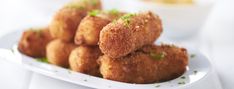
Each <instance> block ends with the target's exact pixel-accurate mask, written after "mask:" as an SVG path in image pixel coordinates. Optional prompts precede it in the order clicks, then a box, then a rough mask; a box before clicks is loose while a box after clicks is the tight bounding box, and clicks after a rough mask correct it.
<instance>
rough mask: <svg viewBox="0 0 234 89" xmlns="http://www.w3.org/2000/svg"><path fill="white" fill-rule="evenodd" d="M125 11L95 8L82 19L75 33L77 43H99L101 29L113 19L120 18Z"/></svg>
mask: <svg viewBox="0 0 234 89" xmlns="http://www.w3.org/2000/svg"><path fill="white" fill-rule="evenodd" d="M121 15H123V13H121V12H118V11H117V10H110V11H106V12H105V11H99V10H93V11H91V12H89V14H88V15H87V16H86V17H85V18H84V19H83V20H82V21H81V23H80V25H79V27H78V30H77V31H76V35H75V43H76V44H77V45H81V44H83V45H90V46H94V45H97V43H98V41H99V35H100V31H101V30H102V28H103V27H104V26H106V25H107V24H108V23H110V22H111V21H112V20H114V19H117V18H119V17H120V16H121Z"/></svg>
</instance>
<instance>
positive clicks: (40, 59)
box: [37, 58, 49, 63]
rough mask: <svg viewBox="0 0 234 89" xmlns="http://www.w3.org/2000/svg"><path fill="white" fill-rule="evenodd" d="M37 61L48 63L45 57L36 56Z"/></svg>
mask: <svg viewBox="0 0 234 89" xmlns="http://www.w3.org/2000/svg"><path fill="white" fill-rule="evenodd" d="M37 61H39V62H43V63H49V61H48V59H47V58H37Z"/></svg>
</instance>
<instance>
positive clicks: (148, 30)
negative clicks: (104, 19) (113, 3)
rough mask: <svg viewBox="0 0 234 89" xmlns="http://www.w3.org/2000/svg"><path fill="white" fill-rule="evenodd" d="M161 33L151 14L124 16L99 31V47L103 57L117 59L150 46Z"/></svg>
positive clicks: (159, 26)
mask: <svg viewBox="0 0 234 89" xmlns="http://www.w3.org/2000/svg"><path fill="white" fill-rule="evenodd" d="M161 32H162V24H161V20H160V18H159V17H158V16H157V15H154V14H153V13H151V12H145V13H139V14H126V15H124V16H122V17H120V19H118V20H117V21H114V22H112V23H110V24H108V25H107V26H105V27H104V28H103V29H102V30H101V33H100V39H99V46H100V49H101V51H102V52H103V53H104V54H105V55H107V56H109V57H111V58H119V57H123V56H126V55H127V54H129V53H131V52H133V51H135V50H137V49H139V48H141V47H142V46H144V45H149V44H152V43H153V42H154V41H155V40H156V39H157V38H158V37H159V36H160V34H161Z"/></svg>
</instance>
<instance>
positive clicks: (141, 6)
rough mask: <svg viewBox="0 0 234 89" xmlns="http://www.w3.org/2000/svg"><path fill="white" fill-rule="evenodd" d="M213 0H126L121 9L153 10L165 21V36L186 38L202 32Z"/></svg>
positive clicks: (127, 10) (135, 10) (131, 10)
mask: <svg viewBox="0 0 234 89" xmlns="http://www.w3.org/2000/svg"><path fill="white" fill-rule="evenodd" d="M213 4H214V1H212V0H194V2H193V3H192V4H159V3H156V2H149V1H143V0H126V1H123V2H122V5H121V7H122V8H121V10H123V11H126V12H141V11H148V10H150V11H152V12H154V13H156V14H158V15H159V16H160V17H161V19H162V22H163V28H164V32H163V37H168V38H172V39H184V38H188V37H191V36H194V35H195V34H197V33H199V32H200V29H201V27H202V26H203V25H204V24H205V21H206V18H207V17H208V15H209V12H210V11H211V9H212V6H213Z"/></svg>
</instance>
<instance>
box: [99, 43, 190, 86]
mask: <svg viewBox="0 0 234 89" xmlns="http://www.w3.org/2000/svg"><path fill="white" fill-rule="evenodd" d="M98 61H99V63H100V72H101V74H102V76H103V78H105V79H110V80H115V81H120V82H127V83H143V84H145V83H154V82H163V81H168V80H171V79H174V78H177V77H179V76H181V75H182V74H183V73H184V72H185V71H186V66H187V65H188V54H187V51H186V49H184V48H178V47H175V46H173V45H162V46H154V45H150V46H144V47H143V48H142V49H140V50H137V51H135V52H132V53H131V54H129V55H127V56H125V57H121V58H110V57H108V56H107V55H104V56H101V57H100V58H99V60H98Z"/></svg>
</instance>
